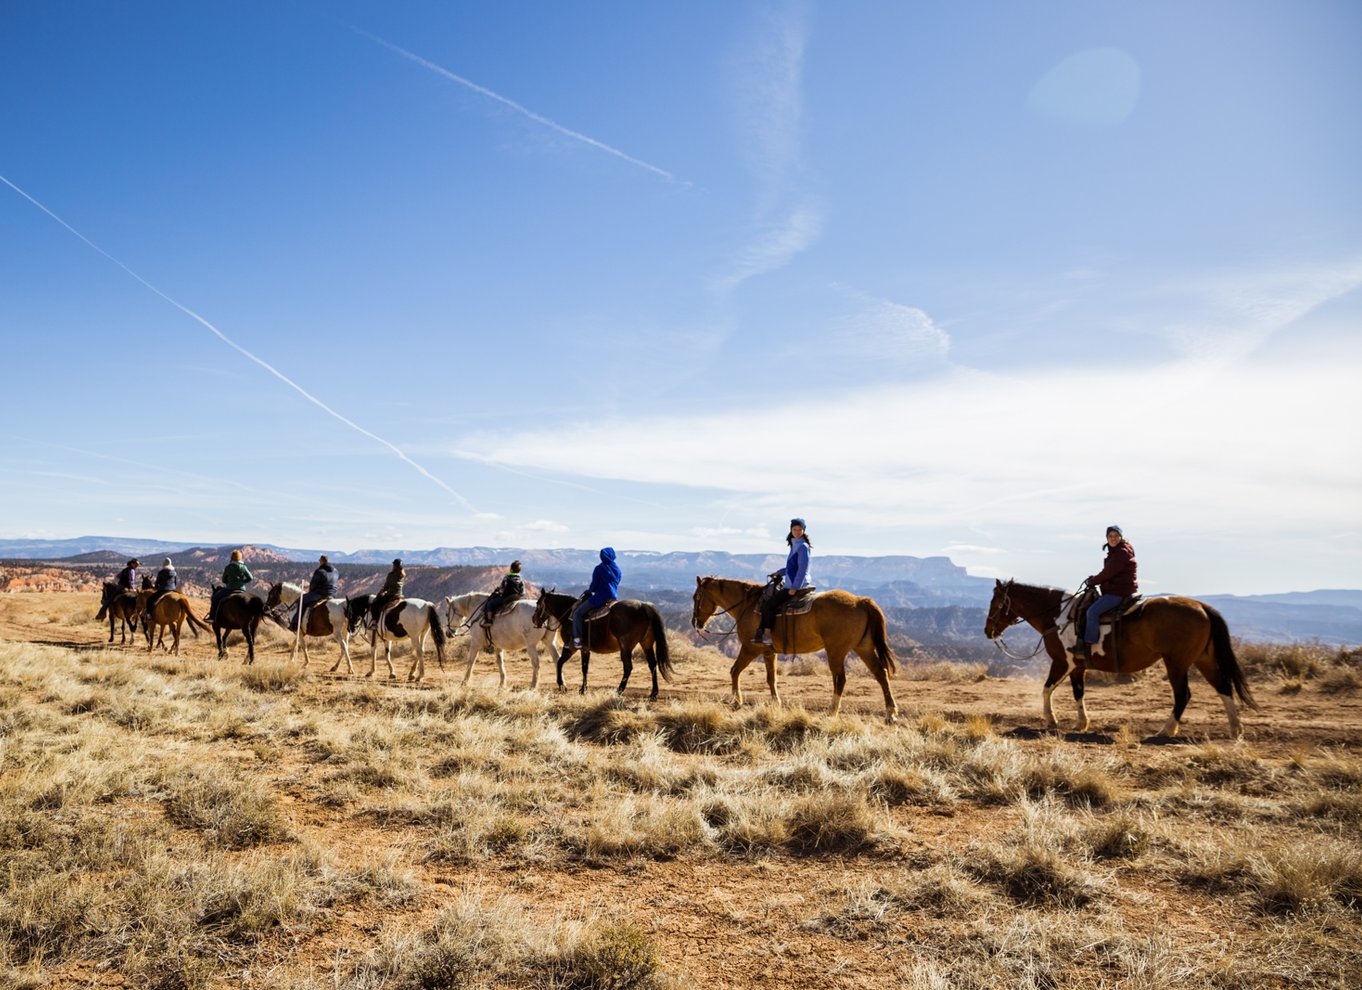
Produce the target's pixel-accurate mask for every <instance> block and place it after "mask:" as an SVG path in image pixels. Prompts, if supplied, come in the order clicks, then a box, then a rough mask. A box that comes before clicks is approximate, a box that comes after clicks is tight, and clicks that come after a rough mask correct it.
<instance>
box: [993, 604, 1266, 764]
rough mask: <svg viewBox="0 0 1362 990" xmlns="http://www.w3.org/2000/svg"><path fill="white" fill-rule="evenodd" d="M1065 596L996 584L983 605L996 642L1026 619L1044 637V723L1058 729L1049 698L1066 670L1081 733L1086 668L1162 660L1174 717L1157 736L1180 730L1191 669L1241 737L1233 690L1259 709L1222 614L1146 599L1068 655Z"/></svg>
mask: <svg viewBox="0 0 1362 990" xmlns="http://www.w3.org/2000/svg"><path fill="white" fill-rule="evenodd" d="M1067 601H1068V596H1067V595H1065V593H1064V592H1063V591H1061V590H1060V589H1058V588H1041V587H1037V586H1036V585H1031V584H1019V583H1017V582H1016V581H1006V582H1003V581H997V582H995V583H994V587H993V600H992V602H990V603H989V606H988V619H987V620H986V621H985V622H984V635H985V636H987V637H988V638H989V639H997V638H998V637H999V636H1001V635H1002V634H1003V632H1004V631H1006V630H1007V629H1008V628H1009V627H1010V626H1014V625H1016V624H1017V623H1018V622H1026V623H1028V624H1030V625H1031V627H1032V628H1034V629H1035V630H1036V631H1037V632H1038V633H1040V634H1041V641H1042V642H1043V643H1044V644H1045V651H1046V652H1047V653H1048V654H1049V655H1050V661H1051V663H1050V673H1049V675H1048V676H1046V678H1045V687H1044V689H1043V692H1042V697H1043V699H1044V711H1045V724H1046V726H1047V727H1049V728H1051V729H1053V728H1056V727H1057V723H1056V722H1055V716H1054V712H1053V711H1052V710H1051V708H1050V695H1051V694H1052V693H1053V692H1054V690H1055V685H1057V684H1058V683H1059V681H1060V679H1061V678H1062V677H1064V675H1065V674H1068V675H1069V681H1070V682H1071V683H1072V684H1073V691H1074V700H1075V701H1076V702H1077V703H1078V725H1077V729H1078V731H1079V732H1086V731H1087V729H1088V710H1087V707H1086V706H1085V705H1084V703H1083V677H1084V674H1085V672H1086V671H1087V670H1088V669H1092V670H1103V671H1110V672H1113V673H1115V672H1117V667H1116V664H1117V663H1119V664H1120V670H1119V672H1120V673H1123V674H1133V673H1135V672H1136V671H1140V670H1144V669H1145V668H1146V667H1149V666H1151V665H1152V664H1153V663H1154V662H1155V661H1157V660H1163V665H1164V669H1166V670H1167V671H1168V683H1169V684H1171V685H1172V687H1173V714H1172V715H1170V716H1169V718H1168V721H1167V723H1166V724H1165V725H1164V727H1163V728H1162V729H1160V730H1159V735H1161V736H1176V735H1177V734H1178V724H1179V722H1180V721H1181V720H1182V713H1183V711H1185V710H1186V708H1187V702H1188V700H1190V699H1191V697H1192V691H1191V688H1190V687H1188V685H1187V674H1188V671H1190V670H1191V669H1192V668H1193V667H1196V669H1197V670H1199V671H1201V676H1202V677H1204V678H1206V680H1207V681H1208V682H1209V683H1210V685H1211V687H1213V688H1215V690H1216V693H1217V694H1218V695H1220V701H1221V702H1222V703H1223V704H1224V706H1225V715H1226V716H1227V717H1228V718H1229V720H1230V732H1231V733H1233V734H1234V735H1235V736H1236V737H1238V736H1241V735H1243V731H1244V729H1243V726H1242V725H1241V724H1240V722H1239V712H1238V709H1237V708H1236V707H1235V703H1234V697H1235V695H1238V697H1239V700H1240V701H1242V702H1243V703H1244V704H1245V705H1247V706H1248V707H1249V708H1257V707H1258V703H1257V702H1255V701H1254V700H1253V695H1252V694H1251V693H1250V692H1249V686H1248V683H1247V682H1246V681H1245V680H1244V672H1243V670H1242V669H1241V668H1240V666H1239V661H1238V659H1236V658H1235V655H1234V646H1233V645H1232V644H1231V643H1230V631H1229V627H1228V626H1226V625H1225V620H1224V618H1223V617H1222V616H1221V615H1220V613H1219V612H1217V611H1216V610H1215V609H1213V608H1211V606H1209V605H1207V604H1206V603H1205V602H1199V601H1197V600H1196V599H1195V598H1180V597H1176V596H1168V597H1161V598H1151V599H1149V600H1148V601H1146V602H1145V603H1144V605H1143V606H1142V608H1141V610H1140V612H1139V613H1138V615H1136V616H1132V617H1130V618H1128V619H1123V620H1122V621H1121V622H1120V623H1118V624H1117V625H1116V626H1115V629H1116V633H1115V635H1113V634H1112V627H1111V626H1104V627H1103V629H1104V630H1105V631H1104V632H1103V634H1102V638H1101V640H1100V641H1099V642H1097V643H1094V644H1093V645H1092V649H1091V653H1092V656H1091V657H1090V658H1089V659H1087V660H1078V659H1075V658H1074V657H1073V656H1072V654H1070V652H1069V649H1070V648H1071V647H1072V646H1073V645H1074V643H1075V642H1076V641H1077V630H1076V629H1075V626H1074V622H1073V617H1072V616H1070V615H1068V614H1067V610H1066V609H1065V607H1064V606H1065V604H1066V602H1067ZM1061 613H1065V614H1063V615H1061ZM1113 654H1114V655H1115V662H1113V656H1112V655H1113Z"/></svg>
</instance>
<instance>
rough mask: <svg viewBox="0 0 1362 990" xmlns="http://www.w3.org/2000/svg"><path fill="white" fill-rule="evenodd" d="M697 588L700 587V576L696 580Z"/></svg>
mask: <svg viewBox="0 0 1362 990" xmlns="http://www.w3.org/2000/svg"><path fill="white" fill-rule="evenodd" d="M695 586H696V587H697V588H698V587H700V578H699V576H697V577H696V578H695Z"/></svg>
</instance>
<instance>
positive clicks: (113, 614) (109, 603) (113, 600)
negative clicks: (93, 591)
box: [95, 581, 142, 646]
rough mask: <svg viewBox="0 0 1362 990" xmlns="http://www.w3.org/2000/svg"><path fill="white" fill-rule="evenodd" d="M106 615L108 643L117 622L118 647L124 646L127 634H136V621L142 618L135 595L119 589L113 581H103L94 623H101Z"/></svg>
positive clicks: (124, 589) (110, 640) (111, 638)
mask: <svg viewBox="0 0 1362 990" xmlns="http://www.w3.org/2000/svg"><path fill="white" fill-rule="evenodd" d="M106 614H107V615H108V616H109V642H110V643H112V642H113V636H114V623H115V622H117V623H118V624H119V625H118V632H119V640H118V643H119V645H120V646H123V645H125V644H126V643H127V642H128V634H129V633H135V632H137V620H138V619H139V618H141V616H142V609H140V608H138V607H137V594H136V593H135V592H132V591H128V590H127V589H126V588H122V587H119V586H118V585H117V584H115V583H114V582H113V581H105V582H104V592H103V595H102V596H101V598H100V602H99V612H98V613H97V614H96V615H95V621H96V622H101V621H103V619H104V616H105V615H106Z"/></svg>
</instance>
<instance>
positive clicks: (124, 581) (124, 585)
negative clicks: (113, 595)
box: [114, 557, 142, 592]
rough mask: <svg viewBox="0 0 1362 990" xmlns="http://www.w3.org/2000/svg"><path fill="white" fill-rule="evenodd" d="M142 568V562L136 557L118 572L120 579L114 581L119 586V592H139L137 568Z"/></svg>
mask: <svg viewBox="0 0 1362 990" xmlns="http://www.w3.org/2000/svg"><path fill="white" fill-rule="evenodd" d="M141 566H142V562H141V561H140V560H138V559H137V558H136V557H134V558H132V560H130V561H128V565H127V566H126V567H124V568H123V569H122V570H121V571H119V572H118V577H116V578H114V581H115V582H116V583H117V584H118V590H119V591H132V592H136V591H137V568H139V567H141Z"/></svg>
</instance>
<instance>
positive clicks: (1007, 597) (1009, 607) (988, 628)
mask: <svg viewBox="0 0 1362 990" xmlns="http://www.w3.org/2000/svg"><path fill="white" fill-rule="evenodd" d="M1020 618H1021V616H1019V615H1018V614H1017V612H1016V610H1015V606H1014V605H1013V603H1012V581H1011V580H1010V579H1009V580H1008V581H1007V583H1006V584H1004V583H1003V582H1002V581H997V580H995V581H994V582H993V599H992V601H990V602H989V603H988V618H987V619H985V620H984V635H985V636H987V637H988V638H989V639H997V638H998V637H999V636H1001V635H1002V634H1003V632H1004V631H1005V630H1006V629H1007V628H1008V627H1009V626H1011V625H1013V624H1015V623H1016V622H1017V620H1018V619H1020Z"/></svg>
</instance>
